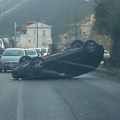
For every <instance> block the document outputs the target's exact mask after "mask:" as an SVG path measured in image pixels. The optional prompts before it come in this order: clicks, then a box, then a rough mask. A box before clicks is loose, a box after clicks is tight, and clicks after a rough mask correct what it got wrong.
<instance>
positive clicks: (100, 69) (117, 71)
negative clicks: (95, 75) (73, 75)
mask: <svg viewBox="0 0 120 120" xmlns="http://www.w3.org/2000/svg"><path fill="white" fill-rule="evenodd" d="M110 69H111V70H110ZM96 72H102V73H107V74H113V75H120V69H115V68H107V67H104V66H103V65H100V66H98V68H97V69H96Z"/></svg>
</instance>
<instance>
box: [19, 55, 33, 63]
mask: <svg viewBox="0 0 120 120" xmlns="http://www.w3.org/2000/svg"><path fill="white" fill-rule="evenodd" d="M30 60H31V57H29V56H22V57H21V58H20V59H19V64H21V63H24V62H27V61H30Z"/></svg>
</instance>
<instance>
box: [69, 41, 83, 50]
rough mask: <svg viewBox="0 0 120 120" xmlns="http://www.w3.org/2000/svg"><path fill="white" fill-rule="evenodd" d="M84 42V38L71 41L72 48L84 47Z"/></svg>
mask: <svg viewBox="0 0 120 120" xmlns="http://www.w3.org/2000/svg"><path fill="white" fill-rule="evenodd" d="M83 44H84V43H83V41H82V40H75V41H73V42H72V43H71V48H83Z"/></svg>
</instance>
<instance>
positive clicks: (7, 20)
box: [0, 0, 93, 37]
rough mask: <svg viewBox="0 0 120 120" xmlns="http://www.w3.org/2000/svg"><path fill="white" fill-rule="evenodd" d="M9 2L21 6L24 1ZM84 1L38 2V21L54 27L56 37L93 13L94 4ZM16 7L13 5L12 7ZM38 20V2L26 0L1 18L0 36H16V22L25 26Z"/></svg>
mask: <svg viewBox="0 0 120 120" xmlns="http://www.w3.org/2000/svg"><path fill="white" fill-rule="evenodd" d="M6 1H7V0H6ZM8 1H9V2H10V1H11V3H14V2H15V1H17V3H16V4H20V3H22V2H23V1H24V0H8ZM82 1H84V0H38V18H39V19H38V20H39V21H40V22H44V21H45V22H46V24H49V25H52V26H53V28H52V35H53V37H55V36H57V35H58V34H60V33H62V32H64V31H65V30H66V29H67V26H68V25H69V24H72V23H75V22H76V21H79V20H81V19H83V18H84V17H85V16H88V15H89V14H91V13H92V12H93V10H92V7H93V3H92V2H82ZM9 4H10V3H9ZM16 4H14V6H15V5H16ZM14 6H13V5H12V7H14ZM12 7H11V8H12ZM75 15H76V17H75ZM75 18H76V19H75ZM36 19H37V0H26V2H24V3H23V4H20V5H19V6H17V7H16V8H15V9H14V10H12V11H10V12H9V13H8V14H4V15H3V16H2V18H0V28H1V29H0V36H14V23H15V22H16V23H17V24H19V25H24V24H25V23H26V21H32V20H33V21H36Z"/></svg>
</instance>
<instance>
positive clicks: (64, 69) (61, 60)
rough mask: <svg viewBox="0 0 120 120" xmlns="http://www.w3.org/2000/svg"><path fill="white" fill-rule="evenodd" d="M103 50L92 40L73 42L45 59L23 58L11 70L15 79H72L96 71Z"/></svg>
mask: <svg viewBox="0 0 120 120" xmlns="http://www.w3.org/2000/svg"><path fill="white" fill-rule="evenodd" d="M103 54H104V48H103V46H102V45H99V44H97V43H96V42H95V41H93V40H88V41H86V42H84V43H83V42H82V41H81V40H75V41H73V43H72V44H71V48H69V49H67V50H65V51H62V52H58V53H55V54H52V55H49V56H45V57H43V58H42V57H35V58H33V59H31V58H30V57H29V56H23V57H21V58H20V60H19V65H18V66H16V67H15V68H14V69H13V70H12V77H13V78H15V79H19V78H22V79H23V80H27V79H54V78H57V79H59V78H72V77H75V76H79V75H81V74H85V73H88V72H90V71H92V70H94V69H96V68H97V67H98V66H99V64H100V62H101V61H102V60H103Z"/></svg>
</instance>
